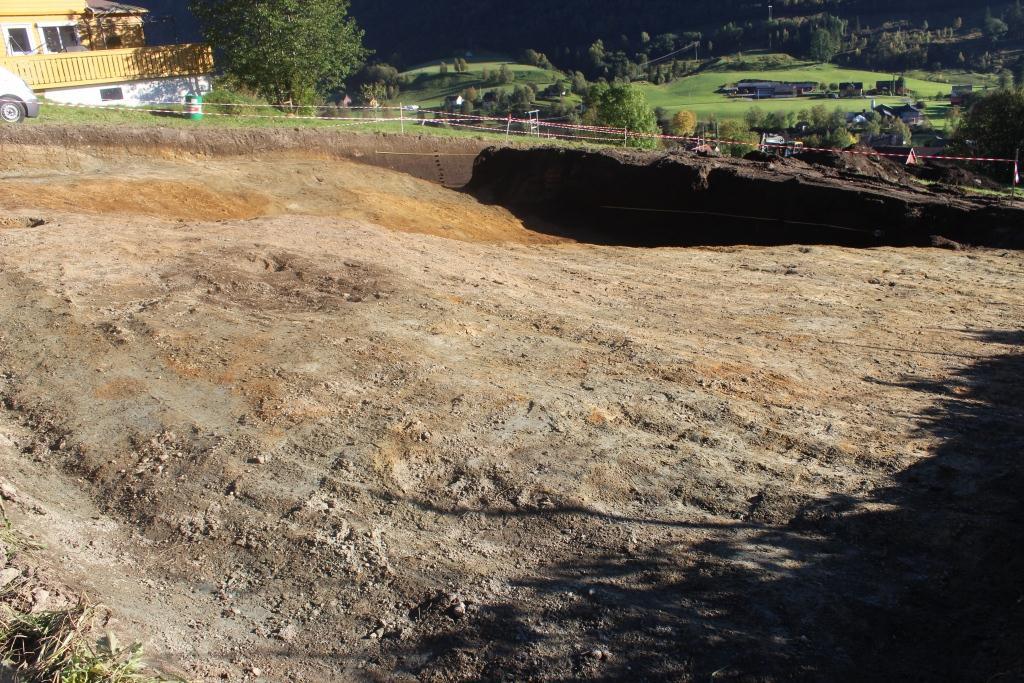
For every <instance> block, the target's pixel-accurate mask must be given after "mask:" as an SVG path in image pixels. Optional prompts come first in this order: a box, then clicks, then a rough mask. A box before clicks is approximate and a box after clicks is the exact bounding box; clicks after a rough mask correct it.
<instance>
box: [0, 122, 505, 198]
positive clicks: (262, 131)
mask: <svg viewBox="0 0 1024 683" xmlns="http://www.w3.org/2000/svg"><path fill="white" fill-rule="evenodd" d="M490 144H491V143H490V142H488V141H484V140H476V139H473V138H446V137H442V136H438V135H401V134H391V133H352V132H340V131H330V130H323V129H301V128H286V129H278V128H232V129H214V128H196V129H188V128H165V127H153V126H138V127H123V126H116V127H115V126H104V125H93V126H88V125H86V126H83V125H68V126H65V125H49V124H48V125H21V126H4V127H0V148H2V147H3V146H5V145H19V146H46V147H65V148H101V149H107V150H110V151H114V152H123V153H128V154H144V155H153V156H165V157H166V156H170V157H174V156H180V155H193V156H216V157H230V156H247V157H252V156H259V155H266V156H268V157H272V156H274V155H286V156H291V157H296V156H297V157H301V158H313V159H325V160H329V159H348V160H353V161H359V162H361V163H365V164H371V165H373V166H379V167H381V168H387V169H391V170H394V171H401V172H403V173H407V174H409V175H412V176H415V177H417V178H422V179H424V180H429V181H432V182H437V183H440V184H442V185H445V186H447V187H462V186H464V185H465V184H466V183H467V182H469V180H470V177H471V175H472V170H473V160H474V159H475V157H476V155H477V154H478V153H479V152H480V151H482V150H484V149H486V148H487V147H488V146H489V145H490Z"/></svg>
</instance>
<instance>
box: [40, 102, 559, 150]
mask: <svg viewBox="0 0 1024 683" xmlns="http://www.w3.org/2000/svg"><path fill="white" fill-rule="evenodd" d="M162 109H172V110H175V111H176V110H178V109H180V107H162ZM274 111H275V110H267V109H260V110H259V112H260V113H261V114H263V116H259V117H254V116H210V115H207V116H205V117H204V118H203V119H202V120H201V121H191V120H189V119H187V118H185V117H184V116H183V115H177V114H166V113H160V114H157V113H153V112H149V111H146V110H145V109H142V108H138V109H130V108H119V109H88V108H74V107H62V106H59V105H56V104H53V103H47V102H45V101H44V103H43V108H42V113H41V114H40V117H39V118H38V119H27V120H26V122H25V123H24V124H20V125H27V126H46V125H53V124H85V125H97V124H99V125H113V126H117V125H121V126H171V127H174V128H192V129H211V128H215V129H217V128H219V129H226V128H291V129H297V128H317V129H322V130H340V131H345V132H351V133H356V134H359V133H371V134H372V133H400V132H402V130H403V128H402V124H401V123H400V121H399V119H398V112H396V111H386V112H385V111H369V110H329V111H327V112H324V113H325V114H326V115H328V116H333V117H346V118H349V117H358V116H360V115H362V116H365V117H367V118H375V117H391V118H394V121H393V122H375V121H367V122H366V123H359V122H356V121H351V120H346V121H338V120H329V119H328V120H324V119H311V118H300V117H293V116H286V115H283V114H274V113H271V112H274ZM406 117H407V118H406V119H405V122H404V130H405V133H406V134H408V135H438V136H443V137H461V138H470V139H477V140H487V141H490V142H495V143H498V142H504V141H505V132H504V127H501V128H500V130H499V129H498V128H495V131H494V132H493V133H492V132H489V131H485V130H476V129H468V128H459V127H450V126H437V125H420V124H419V122H418V121H417V120H416V119H415V118H412V117H409V116H408V112H406ZM474 125H475V124H474ZM522 133H523V131H522V129H521V126H518V125H515V126H513V128H512V135H511V137H510V140H511V141H512V142H517V143H520V144H524V143H525V144H545V145H547V144H560V145H574V144H575V143H572V142H570V141H564V140H553V139H550V138H537V137H532V136H528V135H524V134H522Z"/></svg>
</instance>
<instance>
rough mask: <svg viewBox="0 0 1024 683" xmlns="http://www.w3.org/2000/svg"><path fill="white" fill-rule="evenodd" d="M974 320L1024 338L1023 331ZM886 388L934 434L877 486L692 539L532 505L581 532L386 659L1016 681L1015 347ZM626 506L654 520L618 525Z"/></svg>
mask: <svg viewBox="0 0 1024 683" xmlns="http://www.w3.org/2000/svg"><path fill="white" fill-rule="evenodd" d="M981 336H982V338H983V339H984V340H985V341H987V342H989V343H991V344H999V345H1005V346H1011V347H1019V346H1021V345H1022V344H1024V333H1021V332H987V333H983V334H981ZM902 386H905V387H908V388H911V389H913V390H916V391H920V392H925V393H927V394H929V395H930V396H933V397H934V404H933V406H932V408H931V409H930V410H928V411H926V412H925V413H924V415H923V416H922V417H921V418H920V425H919V428H920V429H921V430H923V431H924V432H926V433H928V434H930V435H933V436H935V437H937V438H938V439H940V440H941V441H940V442H939V446H938V447H937V448H936V449H935V451H934V452H933V453H932V454H931V455H930V456H929V457H926V458H923V459H921V460H920V461H919V462H917V463H916V464H912V465H910V466H909V467H904V468H903V469H902V470H900V471H897V472H896V473H895V474H894V475H893V479H892V481H893V483H892V485H891V486H889V487H887V488H882V489H876V490H874V491H872V492H870V493H867V494H864V495H863V496H859V497H850V496H836V497H833V498H831V499H826V500H818V501H815V502H813V503H810V504H802V505H800V506H796V507H794V508H793V509H792V510H791V513H792V514H787V515H786V518H785V519H784V520H782V521H780V522H778V523H776V522H775V521H774V520H770V523H767V524H737V525H735V526H734V525H728V524H726V525H718V526H715V525H708V526H707V527H706V528H704V529H700V530H699V531H700V533H701V534H703V536H702V539H703V540H699V541H698V542H696V543H694V542H693V536H692V535H690V536H685V535H686V534H687V533H692V531H693V529H694V528H695V527H697V526H699V525H689V526H687V525H684V526H683V527H680V528H676V527H673V526H671V525H666V524H665V523H664V522H663V521H662V522H656V521H654V520H651V521H652V524H648V523H647V521H646V520H629V519H624V518H612V517H607V516H603V515H601V514H599V513H597V512H594V511H590V510H586V509H579V508H577V509H572V510H557V509H556V510H549V511H546V512H537V513H535V514H544V515H545V516H548V517H550V518H552V519H553V520H554V519H559V520H561V521H560V522H559V524H562V523H564V522H569V523H572V522H573V521H574V520H575V522H576V523H577V527H578V528H581V529H585V530H586V531H587V533H588V536H587V537H588V538H589V539H590V540H589V541H584V542H582V543H581V544H580V546H579V552H578V553H577V554H576V555H575V556H573V557H569V558H567V557H553V558H552V559H551V561H550V562H549V563H546V564H542V565H541V566H539V567H531V568H524V570H523V571H522V572H521V574H520V578H519V579H518V580H517V581H516V582H515V583H514V586H513V593H512V594H511V595H510V596H506V597H504V598H501V599H496V600H489V601H482V602H481V604H480V606H479V608H478V609H476V610H472V611H471V612H470V613H469V615H468V616H467V617H465V618H463V619H453V618H452V617H451V616H450V615H447V614H445V613H444V610H443V609H436V610H431V609H427V610H424V611H423V613H422V614H418V615H417V620H420V623H422V624H423V626H422V628H421V627H419V626H417V627H415V628H414V629H413V632H412V633H411V634H409V635H408V637H406V638H404V639H403V640H402V641H400V642H395V643H394V645H389V646H388V650H389V651H390V652H391V654H393V655H395V656H397V658H398V660H397V661H398V669H399V671H400V672H404V673H405V674H407V675H413V676H416V677H418V678H419V679H421V680H438V681H442V680H443V681H447V680H479V681H491V680H517V681H518V680H570V679H579V678H585V679H591V680H630V681H685V680H701V681H708V680H714V681H721V680H741V681H775V680H813V681H835V680H844V681H853V680H857V681H863V680H871V681H881V680H900V681H905V680H920V681H925V680H927V681H932V680H944V681H1010V680H1022V679H1024V648H1022V647H1021V644H1022V643H1024V515H1022V505H1021V495H1022V493H1021V492H1022V491H1024V468H1022V462H1021V458H1022V456H1024V448H1022V447H1024V422H1022V419H1021V418H1022V416H1024V355H1022V354H1021V353H1020V352H1019V351H1018V350H1017V349H1006V350H1004V351H1001V352H998V353H996V355H992V356H989V357H984V358H980V359H977V360H975V361H973V362H972V363H971V364H969V365H967V366H965V367H964V368H963V369H962V370H961V371H960V372H958V373H956V374H955V375H954V376H952V377H951V378H949V379H948V380H946V381H942V382H935V381H930V380H922V379H919V378H913V377H909V378H907V379H906V380H905V382H903V384H902ZM894 466H895V465H894ZM418 504H420V505H423V506H424V507H431V508H432V509H434V510H436V511H438V512H441V513H444V514H450V515H453V516H457V515H460V514H464V513H460V512H456V511H450V510H440V509H438V508H437V507H436V506H431V505H429V504H428V503H425V502H420V503H418ZM510 523H515V518H514V516H513V518H512V519H511V521H510ZM627 524H628V525H640V526H642V527H644V529H645V531H648V530H653V531H651V533H650V534H649V535H648V536H647V537H646V538H647V540H646V541H641V542H640V543H631V542H629V541H623V540H622V535H623V534H622V528H623V526H624V525H627ZM535 532H536V530H535ZM551 533H558V530H557V529H556V526H555V522H552V529H551ZM684 536H685V538H686V540H683V539H684ZM595 648H596V649H598V650H602V649H606V650H608V651H609V652H611V653H612V656H611V658H610V659H608V660H606V661H600V658H599V657H598V658H595V657H593V656H592V655H590V654H588V653H589V652H590V651H592V650H593V649H595Z"/></svg>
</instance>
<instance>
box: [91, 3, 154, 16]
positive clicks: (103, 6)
mask: <svg viewBox="0 0 1024 683" xmlns="http://www.w3.org/2000/svg"><path fill="white" fill-rule="evenodd" d="M85 5H86V7H88V8H89V9H90V10H92V12H93V13H94V14H146V13H147V12H149V10H148V9H146V8H145V7H139V6H138V5H126V4H125V3H123V2H115V1H114V0H85Z"/></svg>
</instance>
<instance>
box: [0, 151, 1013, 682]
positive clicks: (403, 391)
mask: <svg viewBox="0 0 1024 683" xmlns="http://www.w3.org/2000/svg"><path fill="white" fill-rule="evenodd" d="M12 149H13V146H7V147H6V148H5V151H6V152H8V153H7V154H5V155H4V159H5V160H9V159H10V158H11V156H10V154H9V152H11V151H12ZM21 151H23V152H24V154H22V155H20V157H21V158H22V159H32V160H33V161H32V163H31V165H30V166H29V167H28V168H26V167H25V166H23V165H20V164H14V163H7V162H3V163H2V164H0V174H2V175H0V178H2V179H0V399H2V402H3V405H4V407H5V409H4V411H3V413H2V415H3V418H2V422H0V435H2V438H0V480H2V482H0V483H6V484H7V485H8V486H9V487H12V488H13V490H16V491H17V493H18V495H17V499H18V500H17V502H16V503H8V508H9V514H10V516H11V518H12V519H13V521H14V522H15V524H16V525H17V526H18V527H20V528H23V529H26V530H27V531H30V532H32V533H33V534H35V535H36V536H37V537H38V538H39V539H40V540H42V541H43V542H44V544H45V546H46V549H45V550H42V551H38V552H37V554H36V557H37V559H38V561H39V562H40V563H41V564H42V566H43V569H42V571H46V572H49V573H50V574H51V575H52V576H53V577H54V578H55V580H57V579H59V580H60V581H63V582H65V583H66V585H67V586H68V589H69V591H73V592H85V593H87V594H88V595H90V596H91V597H93V598H94V599H98V600H101V601H103V602H104V603H105V604H107V605H109V606H110V608H111V609H112V612H113V615H114V617H115V622H113V625H114V627H115V628H116V629H118V630H119V631H120V632H122V633H124V634H127V635H126V636H125V637H131V635H137V636H139V637H140V638H143V639H144V640H145V641H146V643H147V653H148V655H149V656H150V659H151V661H152V662H153V663H155V664H156V665H158V666H161V667H163V668H164V669H165V670H166V671H168V672H171V673H178V674H181V675H183V676H186V677H188V678H191V679H196V680H230V681H242V680H255V679H257V678H258V679H260V680H273V681H284V680H381V681H384V680H389V681H390V680H424V681H462V680H566V679H573V678H581V679H595V680H597V679H602V680H610V679H618V680H649V681H661V680H673V681H675V680H702V681H707V680H709V679H714V680H716V681H720V680H776V679H790V678H800V679H811V680H836V679H855V678H856V679H861V680H863V679H878V678H888V679H901V678H908V677H909V678H915V679H951V678H956V679H960V680H964V679H971V680H978V679H988V678H990V677H991V676H993V675H998V674H1004V673H1007V672H1009V673H1010V674H1013V673H1018V674H1019V673H1020V672H1021V671H1022V670H1024V669H1022V663H1021V660H1020V653H1019V651H1018V650H1017V649H1016V644H1018V643H1019V639H1020V636H1021V634H1022V633H1024V630H1022V628H1021V625H1022V623H1024V620H1022V614H1021V609H1022V606H1021V602H1020V600H1019V598H1020V596H1021V595H1022V594H1024V586H1022V585H1021V583H1022V579H1021V577H1022V576H1024V561H1022V553H1021V547H1024V534H1022V529H1024V523H1022V519H1021V508H1020V505H1019V491H1020V490H1021V484H1022V483H1024V482H1022V477H1021V469H1020V468H1021V466H1020V463H1019V461H1018V459H1019V453H1020V449H1021V446H1022V445H1024V438H1022V437H1024V433H1022V427H1021V424H1022V423H1021V413H1020V411H1021V405H1022V403H1021V399H1022V396H1021V383H1020V380H1021V370H1022V361H1021V355H1020V353H1019V346H1020V345H1021V343H1022V342H1024V332H1022V330H1024V296H1022V295H1021V291H1020V287H1019V282H1020V278H1021V276H1022V274H1024V257H1022V255H1021V254H1020V253H1019V252H1016V251H999V250H969V251H961V252H953V251H945V250H938V249H916V248H915V249H895V248H880V249H873V250H855V249H848V248H840V247H829V246H813V247H802V246H798V245H794V246H784V247H757V248H755V247H721V248H691V249H679V248H668V249H630V248H622V247H607V246H593V245H587V244H575V243H570V242H568V241H565V240H562V239H559V238H554V237H549V236H545V235H538V234H536V233H533V232H531V231H529V230H527V229H526V228H525V227H524V226H523V225H522V224H520V223H519V222H518V220H517V219H516V218H515V217H513V216H512V215H511V214H509V213H508V212H507V211H505V210H504V209H501V208H500V207H493V206H484V205H481V204H478V203H477V202H476V201H475V200H473V199H472V198H471V197H469V196H468V195H464V194H459V193H456V192H453V191H450V190H446V189H444V188H442V187H439V186H437V185H436V184H429V183H427V182H426V181H422V180H419V179H414V178H411V177H409V176H405V175H400V174H396V173H393V172H390V171H386V170H382V169H377V168H370V167H367V166H363V165H357V164H355V163H352V162H348V161H342V160H331V161H325V160H323V159H310V158H303V157H302V156H300V155H298V153H297V152H290V153H278V154H276V155H275V156H274V158H273V159H272V160H268V159H266V158H260V159H256V158H252V157H223V156H195V155H191V154H185V153H181V154H178V155H173V156H171V155H162V156H152V155H151V156H141V155H138V154H135V153H126V152H124V151H123V150H121V151H112V150H109V149H97V148H93V149H55V148H40V147H34V148H31V149H23V150H21ZM271 161H272V163H271ZM451 238H455V239H451Z"/></svg>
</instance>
